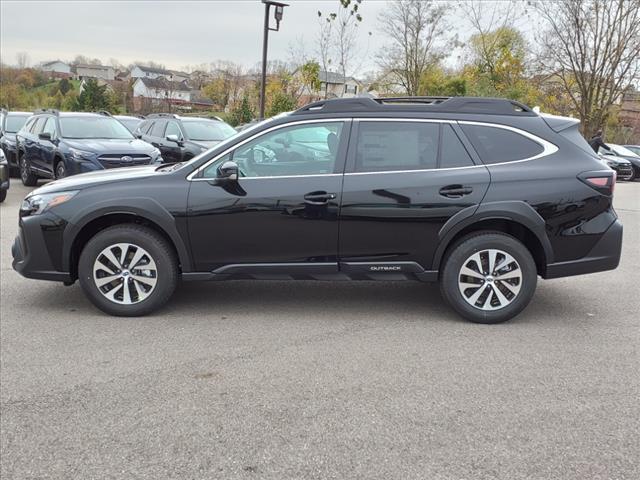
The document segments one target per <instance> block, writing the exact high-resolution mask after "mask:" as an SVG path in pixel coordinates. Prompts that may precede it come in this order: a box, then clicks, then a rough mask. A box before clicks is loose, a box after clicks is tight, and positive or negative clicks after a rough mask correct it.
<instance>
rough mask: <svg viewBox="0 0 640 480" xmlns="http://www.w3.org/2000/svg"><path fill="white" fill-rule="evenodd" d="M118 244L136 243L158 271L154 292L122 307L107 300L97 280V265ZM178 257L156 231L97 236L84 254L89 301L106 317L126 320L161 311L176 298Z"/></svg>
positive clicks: (122, 230)
mask: <svg viewBox="0 0 640 480" xmlns="http://www.w3.org/2000/svg"><path fill="white" fill-rule="evenodd" d="M115 243H132V244H134V245H138V246H140V247H142V248H144V249H145V250H146V251H147V252H148V253H149V254H150V255H151V257H152V258H153V260H154V262H155V264H156V267H157V269H158V279H157V284H156V286H155V289H154V291H153V292H152V293H151V295H149V297H147V298H146V299H144V300H143V301H141V302H139V303H135V304H132V305H120V304H117V303H114V302H112V301H110V300H109V299H107V298H106V297H105V296H104V295H102V293H101V292H100V291H99V290H98V287H97V286H96V284H95V282H94V280H93V264H94V262H95V260H96V257H97V256H98V255H99V253H100V252H102V250H104V249H105V248H107V247H108V246H109V245H113V244H115ZM176 264H177V262H176V260H175V255H174V254H173V253H172V248H171V247H170V246H169V245H168V243H167V242H166V240H165V239H164V238H162V237H161V236H160V235H159V234H157V233H156V232H154V231H153V230H151V229H149V228H146V227H142V226H138V225H131V226H116V227H110V228H108V229H106V230H103V231H101V232H100V233H98V234H96V235H95V236H94V237H93V238H92V239H91V240H89V242H88V243H87V245H86V246H85V247H84V249H83V250H82V254H81V255H80V261H79V263H78V279H79V281H80V285H81V286H82V289H83V290H84V292H85V294H86V295H87V297H89V300H91V302H92V303H93V304H94V305H95V306H96V307H98V308H99V309H100V310H102V311H103V312H105V313H108V314H110V315H116V316H124V317H137V316H142V315H147V314H149V313H151V312H153V311H154V310H157V309H158V308H160V307H161V306H162V305H163V304H164V303H165V302H166V301H167V300H168V299H169V298H170V297H171V295H172V294H173V291H174V290H175V288H176V284H177V281H178V270H177V265H176Z"/></svg>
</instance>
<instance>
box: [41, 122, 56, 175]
mask: <svg viewBox="0 0 640 480" xmlns="http://www.w3.org/2000/svg"><path fill="white" fill-rule="evenodd" d="M42 133H48V134H49V135H51V140H44V139H40V142H39V144H40V168H42V169H43V170H47V171H50V172H52V173H53V172H54V168H53V159H54V157H55V152H56V146H57V142H58V134H57V129H56V119H55V118H54V117H49V118H47V121H46V122H45V124H44V127H43V129H42Z"/></svg>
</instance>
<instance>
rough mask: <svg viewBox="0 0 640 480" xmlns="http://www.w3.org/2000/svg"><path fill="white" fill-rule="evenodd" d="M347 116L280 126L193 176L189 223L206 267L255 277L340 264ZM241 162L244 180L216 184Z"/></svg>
mask: <svg viewBox="0 0 640 480" xmlns="http://www.w3.org/2000/svg"><path fill="white" fill-rule="evenodd" d="M349 129H350V122H348V121H321V122H319V121H305V122H300V123H297V124H293V125H292V124H288V125H285V126H278V127H273V128H272V129H269V130H267V131H265V132H262V133H259V134H256V136H254V137H251V138H250V139H248V140H245V141H243V142H241V143H240V144H239V145H237V146H235V147H233V149H232V150H231V151H228V152H226V153H225V154H224V156H221V157H219V158H216V159H215V160H213V161H212V162H211V163H210V164H208V165H206V166H205V167H203V168H202V169H201V170H200V171H199V172H198V174H197V175H195V176H194V178H192V179H191V181H192V183H191V189H190V193H189V204H188V225H189V235H190V241H191V249H192V254H193V258H194V259H195V263H196V268H197V269H198V270H199V271H214V270H215V271H217V272H218V273H221V272H222V273H230V274H246V275H250V276H254V277H256V276H257V277H274V276H275V277H276V278H278V277H280V276H281V275H282V277H280V278H285V277H286V276H288V275H289V276H291V275H292V276H295V275H296V272H297V273H298V274H299V276H300V277H302V278H305V277H307V276H313V275H314V274H323V273H332V272H337V270H338V265H337V253H338V252H337V250H338V209H339V205H340V198H341V186H342V172H343V169H344V158H345V154H346V145H347V140H348V136H349ZM227 161H233V162H235V163H237V164H238V166H239V169H240V178H239V179H238V181H237V182H231V183H225V184H223V185H219V184H216V181H215V179H216V176H217V173H218V167H219V166H220V165H221V164H222V163H224V162H227Z"/></svg>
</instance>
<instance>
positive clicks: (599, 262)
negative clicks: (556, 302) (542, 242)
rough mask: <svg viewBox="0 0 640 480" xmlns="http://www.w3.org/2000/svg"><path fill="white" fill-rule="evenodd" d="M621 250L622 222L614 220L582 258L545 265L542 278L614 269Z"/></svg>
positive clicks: (618, 260) (618, 261)
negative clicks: (545, 268)
mask: <svg viewBox="0 0 640 480" xmlns="http://www.w3.org/2000/svg"><path fill="white" fill-rule="evenodd" d="M621 251H622V224H621V223H620V221H619V220H616V221H615V222H613V224H611V226H610V227H609V228H608V229H607V231H606V232H605V233H604V234H603V235H602V238H600V240H599V241H598V243H596V244H595V246H594V247H593V248H592V249H591V251H590V252H589V253H588V254H587V255H586V256H585V257H583V258H580V259H578V260H571V261H569V262H558V263H551V264H549V265H547V271H546V273H545V275H543V276H542V277H543V278H560V277H570V276H572V275H583V274H585V273H595V272H604V271H606V270H613V269H615V268H616V267H617V266H618V264H619V263H620V253H621Z"/></svg>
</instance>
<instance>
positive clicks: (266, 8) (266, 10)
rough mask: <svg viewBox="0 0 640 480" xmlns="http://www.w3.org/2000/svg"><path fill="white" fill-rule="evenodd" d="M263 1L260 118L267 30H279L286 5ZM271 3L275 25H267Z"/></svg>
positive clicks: (265, 76) (262, 106) (264, 78)
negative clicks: (273, 9)
mask: <svg viewBox="0 0 640 480" xmlns="http://www.w3.org/2000/svg"><path fill="white" fill-rule="evenodd" d="M262 3H264V32H263V37H262V82H261V83H260V120H262V119H263V118H264V96H265V89H266V85H267V45H268V43H269V30H273V31H274V32H277V31H279V30H280V21H281V20H282V16H283V14H284V7H288V6H289V5H287V4H286V3H280V2H274V1H272V0H262ZM271 5H273V6H274V7H276V8H275V12H274V14H273V16H274V18H275V20H276V27H275V28H272V27H270V26H269V10H270V9H271Z"/></svg>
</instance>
